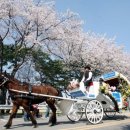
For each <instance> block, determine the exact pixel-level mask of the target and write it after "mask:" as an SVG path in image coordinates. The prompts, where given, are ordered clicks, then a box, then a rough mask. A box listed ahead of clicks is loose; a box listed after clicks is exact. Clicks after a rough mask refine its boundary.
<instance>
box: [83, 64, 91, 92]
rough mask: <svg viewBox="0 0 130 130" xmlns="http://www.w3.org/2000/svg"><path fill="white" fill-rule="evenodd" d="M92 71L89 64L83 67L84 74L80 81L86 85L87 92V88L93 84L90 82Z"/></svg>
mask: <svg viewBox="0 0 130 130" xmlns="http://www.w3.org/2000/svg"><path fill="white" fill-rule="evenodd" d="M92 77H93V73H92V71H91V67H90V65H87V66H85V67H84V74H83V78H82V80H81V82H84V86H85V87H86V90H87V91H88V92H89V88H90V86H91V85H93V82H92Z"/></svg>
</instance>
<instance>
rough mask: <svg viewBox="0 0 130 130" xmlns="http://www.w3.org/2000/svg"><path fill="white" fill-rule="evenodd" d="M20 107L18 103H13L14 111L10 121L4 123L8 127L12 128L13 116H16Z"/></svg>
mask: <svg viewBox="0 0 130 130" xmlns="http://www.w3.org/2000/svg"><path fill="white" fill-rule="evenodd" d="M18 109H19V106H18V105H14V104H13V108H12V112H11V114H10V117H9V120H8V122H7V123H6V124H5V125H4V127H6V129H8V128H10V126H11V125H12V120H13V118H14V117H15V116H16V113H17V110H18Z"/></svg>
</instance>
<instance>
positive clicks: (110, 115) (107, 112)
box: [104, 108, 116, 118]
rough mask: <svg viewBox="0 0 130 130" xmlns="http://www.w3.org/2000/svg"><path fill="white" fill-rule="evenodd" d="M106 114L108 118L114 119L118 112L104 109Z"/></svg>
mask: <svg viewBox="0 0 130 130" xmlns="http://www.w3.org/2000/svg"><path fill="white" fill-rule="evenodd" d="M104 113H105V115H106V116H107V117H108V118H113V117H114V116H115V115H116V111H115V110H113V109H111V108H106V109H104Z"/></svg>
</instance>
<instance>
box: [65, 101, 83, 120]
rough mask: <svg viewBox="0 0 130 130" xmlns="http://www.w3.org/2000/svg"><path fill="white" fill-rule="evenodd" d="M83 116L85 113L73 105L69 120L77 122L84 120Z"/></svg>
mask: <svg viewBox="0 0 130 130" xmlns="http://www.w3.org/2000/svg"><path fill="white" fill-rule="evenodd" d="M82 115H83V112H82V111H80V110H79V109H78V107H77V105H76V103H73V105H72V108H71V110H70V112H69V113H68V115H67V118H68V119H69V120H70V121H72V122H76V121H79V120H80V119H81V118H82Z"/></svg>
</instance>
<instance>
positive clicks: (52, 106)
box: [46, 100, 57, 126]
mask: <svg viewBox="0 0 130 130" xmlns="http://www.w3.org/2000/svg"><path fill="white" fill-rule="evenodd" d="M46 103H47V104H48V106H49V107H50V109H51V110H52V114H51V116H50V118H49V124H50V126H53V125H55V124H56V121H57V120H56V107H55V104H54V103H55V101H54V100H52V101H49V102H48V101H47V102H46Z"/></svg>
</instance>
